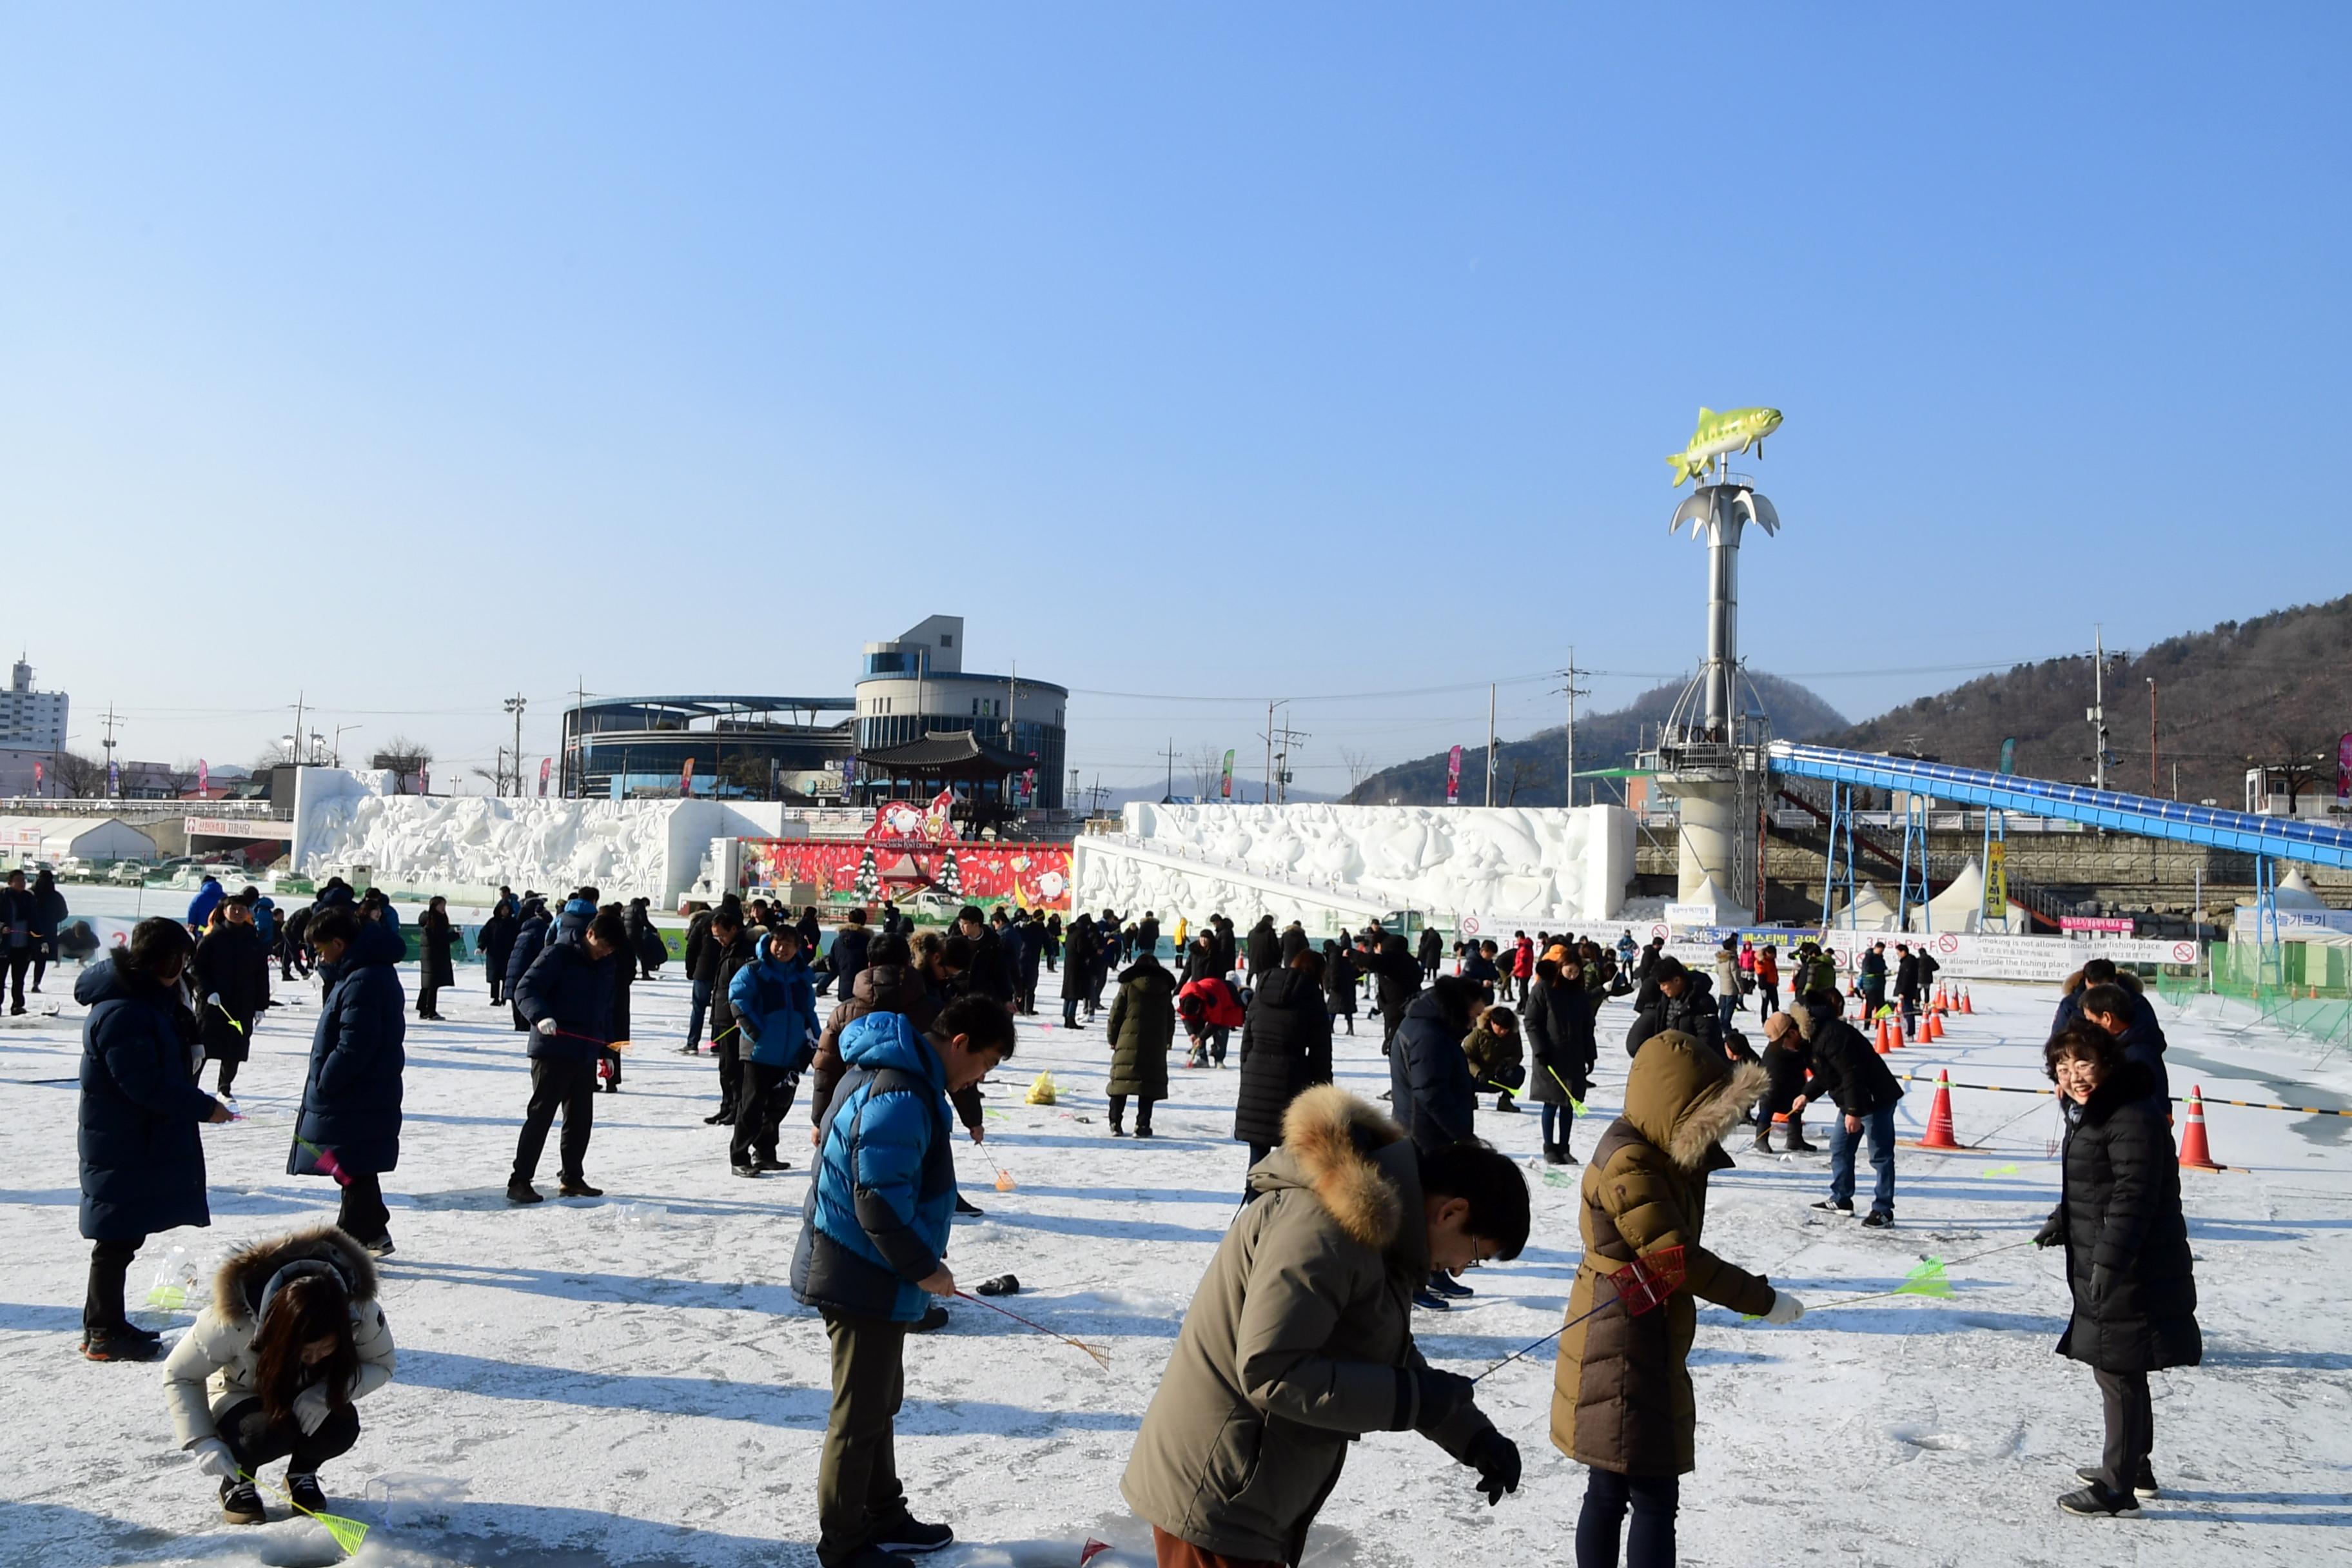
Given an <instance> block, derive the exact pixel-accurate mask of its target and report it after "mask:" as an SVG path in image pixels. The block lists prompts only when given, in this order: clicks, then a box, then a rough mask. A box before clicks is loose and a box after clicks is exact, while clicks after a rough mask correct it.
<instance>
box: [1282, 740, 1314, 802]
mask: <svg viewBox="0 0 2352 1568" xmlns="http://www.w3.org/2000/svg"><path fill="white" fill-rule="evenodd" d="M1274 738H1275V740H1276V742H1279V749H1278V750H1276V752H1275V753H1274V790H1275V804H1276V805H1282V804H1283V803H1285V802H1286V801H1287V800H1289V799H1290V748H1291V747H1293V746H1295V745H1297V743H1298V742H1301V741H1305V740H1309V739H1311V738H1312V737H1310V736H1309V735H1308V734H1307V731H1304V730H1294V729H1292V728H1291V727H1290V726H1289V725H1287V724H1285V725H1284V726H1283V727H1282V728H1281V729H1279V730H1276V731H1274Z"/></svg>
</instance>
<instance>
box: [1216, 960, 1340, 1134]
mask: <svg viewBox="0 0 2352 1568" xmlns="http://www.w3.org/2000/svg"><path fill="white" fill-rule="evenodd" d="M1330 1081H1331V1015H1330V1014H1329V1013H1328V1012H1327V1011H1326V1010H1325V1009H1324V1006H1323V991H1322V988H1321V987H1320V986H1318V985H1317V984H1315V983H1314V982H1313V981H1311V980H1309V979H1307V976H1306V975H1305V974H1303V973H1299V972H1298V971H1297V970H1296V969H1282V970H1276V972H1275V973H1272V974H1269V975H1267V976H1266V977H1265V980H1264V981H1263V982H1262V983H1261V984H1259V985H1258V986H1257V987H1256V989H1255V992H1254V993H1253V994H1252V995H1251V997H1250V1005H1249V1012H1248V1014H1247V1015H1246V1016H1244V1018H1243V1020H1242V1080H1241V1085H1240V1088H1239V1089H1238V1090H1237V1091H1236V1095H1235V1099H1234V1137H1235V1138H1236V1139H1238V1140H1240V1141H1241V1142H1244V1143H1279V1142H1282V1113H1283V1112H1284V1111H1286V1110H1289V1109H1290V1102H1291V1100H1294V1099H1296V1098H1297V1095H1298V1091H1299V1090H1300V1089H1308V1088H1311V1087H1313V1086H1314V1085H1316V1084H1318V1083H1329V1082H1330Z"/></svg>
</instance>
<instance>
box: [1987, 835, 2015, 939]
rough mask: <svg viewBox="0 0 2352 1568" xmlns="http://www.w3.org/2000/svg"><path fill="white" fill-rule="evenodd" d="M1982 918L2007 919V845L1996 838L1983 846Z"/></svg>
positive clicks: (1991, 919)
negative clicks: (1983, 888) (1983, 885)
mask: <svg viewBox="0 0 2352 1568" xmlns="http://www.w3.org/2000/svg"><path fill="white" fill-rule="evenodd" d="M1984 918H1985V919H1987V920H1989V921H2005V920H2007V919H2009V846H2008V845H2006V844H2004V843H2002V842H2001V841H2000V839H1998V838H1996V839H1994V840H1993V841H1992V842H1991V843H1990V844H1988V845H1986V846H1985V896H1984Z"/></svg>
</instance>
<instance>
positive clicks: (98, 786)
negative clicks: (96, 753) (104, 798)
mask: <svg viewBox="0 0 2352 1568" xmlns="http://www.w3.org/2000/svg"><path fill="white" fill-rule="evenodd" d="M50 773H51V776H52V777H53V778H54V779H55V781H56V784H57V793H58V794H59V795H85V796H87V795H104V794H105V793H106V764H105V763H102V762H100V761H99V760H98V759H97V758H96V757H89V756H84V755H83V754H82V753H80V752H58V757H57V765H56V766H55V767H54V768H53V769H51V770H50Z"/></svg>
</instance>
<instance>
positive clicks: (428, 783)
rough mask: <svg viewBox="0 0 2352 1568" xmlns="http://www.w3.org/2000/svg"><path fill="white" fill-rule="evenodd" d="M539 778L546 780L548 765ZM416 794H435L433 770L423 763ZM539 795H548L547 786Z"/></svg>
mask: <svg viewBox="0 0 2352 1568" xmlns="http://www.w3.org/2000/svg"><path fill="white" fill-rule="evenodd" d="M539 776H540V777H541V778H545V777H546V776H547V764H546V763H541V764H540V774H539ZM416 793H417V794H419V795H431V794H432V793H433V770H432V769H431V768H429V767H427V766H425V764H424V763H418V764H417V766H416ZM539 793H540V794H541V795H545V794H546V793H547V786H546V785H544V784H541V786H540V791H539Z"/></svg>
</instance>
